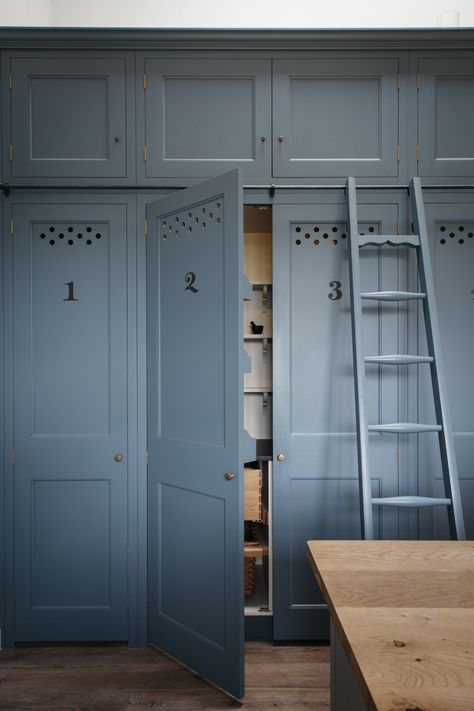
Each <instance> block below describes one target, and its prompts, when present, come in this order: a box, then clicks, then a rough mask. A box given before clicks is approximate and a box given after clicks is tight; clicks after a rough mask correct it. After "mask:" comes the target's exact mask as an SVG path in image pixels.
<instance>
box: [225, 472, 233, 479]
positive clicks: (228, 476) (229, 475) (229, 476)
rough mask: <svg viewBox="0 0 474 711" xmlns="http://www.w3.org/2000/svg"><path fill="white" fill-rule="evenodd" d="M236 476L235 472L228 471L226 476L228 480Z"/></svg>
mask: <svg viewBox="0 0 474 711" xmlns="http://www.w3.org/2000/svg"><path fill="white" fill-rule="evenodd" d="M234 477H235V474H233V473H232V472H226V473H225V478H226V479H227V481H232V479H233V478H234Z"/></svg>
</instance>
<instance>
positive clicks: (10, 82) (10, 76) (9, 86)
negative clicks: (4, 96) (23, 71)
mask: <svg viewBox="0 0 474 711" xmlns="http://www.w3.org/2000/svg"><path fill="white" fill-rule="evenodd" d="M12 87H13V77H12V75H11V74H9V75H8V88H9V89H10V91H11V90H12Z"/></svg>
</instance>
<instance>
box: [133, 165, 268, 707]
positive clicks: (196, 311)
mask: <svg viewBox="0 0 474 711" xmlns="http://www.w3.org/2000/svg"><path fill="white" fill-rule="evenodd" d="M147 214H148V240H147V250H148V251H147V288H148V299H147V302H148V320H147V329H148V449H149V464H148V526H149V528H148V561H149V571H148V572H149V592H148V615H149V639H150V641H151V642H153V643H155V644H156V645H158V646H159V647H160V648H161V649H163V650H164V651H166V652H167V653H168V654H171V655H172V656H173V657H175V658H176V659H178V660H180V661H182V662H183V663H184V664H186V665H187V666H189V667H191V668H192V669H195V670H196V671H197V672H199V674H201V675H202V676H204V677H206V678H207V679H209V680H211V681H212V682H214V683H215V684H217V685H219V686H220V687H222V688H223V689H225V690H226V691H228V692H229V693H230V694H232V695H234V696H236V697H241V696H242V695H243V639H244V638H243V634H244V629H243V625H244V617H243V611H244V589H243V520H242V519H243V508H242V497H243V461H244V458H245V459H247V458H248V457H247V456H246V455H242V451H241V447H240V445H241V443H242V437H243V431H242V422H243V413H242V409H243V405H242V400H243V395H242V391H243V372H242V359H243V343H242V308H243V304H242V300H241V299H242V289H241V281H242V276H241V275H242V204H241V197H240V188H239V180H238V172H237V171H234V172H232V173H228V174H227V175H225V176H223V177H221V178H219V179H215V180H212V181H209V182H207V183H204V184H202V185H200V186H196V187H193V188H190V189H188V190H185V191H183V192H180V193H179V194H177V195H176V196H172V197H169V198H166V199H164V200H160V201H158V202H155V203H152V204H151V205H149V206H148V208H147ZM253 456H255V454H253Z"/></svg>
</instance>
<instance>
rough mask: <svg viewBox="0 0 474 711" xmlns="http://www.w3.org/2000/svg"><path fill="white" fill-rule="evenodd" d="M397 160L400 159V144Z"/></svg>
mask: <svg viewBox="0 0 474 711" xmlns="http://www.w3.org/2000/svg"><path fill="white" fill-rule="evenodd" d="M397 160H398V161H400V146H397Z"/></svg>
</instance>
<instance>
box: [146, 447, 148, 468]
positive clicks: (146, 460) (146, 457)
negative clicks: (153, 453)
mask: <svg viewBox="0 0 474 711" xmlns="http://www.w3.org/2000/svg"><path fill="white" fill-rule="evenodd" d="M145 452H146V453H145V464H146V465H147V466H148V449H147V450H145Z"/></svg>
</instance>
